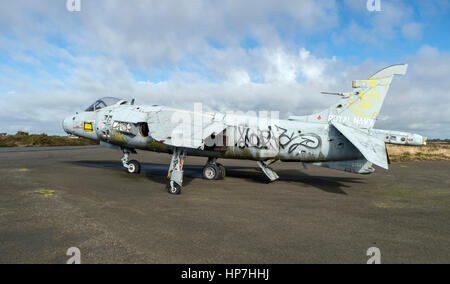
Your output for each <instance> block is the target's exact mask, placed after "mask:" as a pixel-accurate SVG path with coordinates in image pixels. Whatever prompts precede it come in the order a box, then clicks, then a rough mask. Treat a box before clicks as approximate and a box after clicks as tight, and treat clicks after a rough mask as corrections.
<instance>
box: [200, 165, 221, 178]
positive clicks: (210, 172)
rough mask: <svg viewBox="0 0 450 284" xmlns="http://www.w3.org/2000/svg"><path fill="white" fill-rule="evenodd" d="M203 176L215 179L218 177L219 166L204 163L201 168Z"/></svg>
mask: <svg viewBox="0 0 450 284" xmlns="http://www.w3.org/2000/svg"><path fill="white" fill-rule="evenodd" d="M203 178H204V179H207V180H215V179H219V178H220V168H219V167H218V166H217V165H215V164H206V166H205V167H204V168H203Z"/></svg>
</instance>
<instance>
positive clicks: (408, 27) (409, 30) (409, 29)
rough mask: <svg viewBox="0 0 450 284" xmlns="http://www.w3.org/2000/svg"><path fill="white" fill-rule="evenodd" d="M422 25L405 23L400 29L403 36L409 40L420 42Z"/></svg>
mask: <svg viewBox="0 0 450 284" xmlns="http://www.w3.org/2000/svg"><path fill="white" fill-rule="evenodd" d="M422 30H423V25H422V24H420V23H406V24H404V25H403V27H402V33H403V36H404V37H405V38H407V39H410V40H420V39H421V38H422Z"/></svg>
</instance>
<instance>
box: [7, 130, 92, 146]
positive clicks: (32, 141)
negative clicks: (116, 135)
mask: <svg viewBox="0 0 450 284" xmlns="http://www.w3.org/2000/svg"><path fill="white" fill-rule="evenodd" d="M98 144H99V142H98V141H94V140H89V139H85V138H78V139H72V138H69V137H68V136H57V135H52V136H49V135H47V134H45V133H43V134H28V132H22V131H19V132H17V133H16V134H14V135H2V136H0V147H43V146H87V145H98Z"/></svg>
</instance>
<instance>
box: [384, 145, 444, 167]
mask: <svg viewBox="0 0 450 284" xmlns="http://www.w3.org/2000/svg"><path fill="white" fill-rule="evenodd" d="M386 146H387V151H388V153H389V158H390V159H391V161H392V162H398V161H431V160H450V142H448V141H428V142H427V145H426V146H421V147H418V146H403V145H392V144H386Z"/></svg>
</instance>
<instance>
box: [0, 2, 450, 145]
mask: <svg viewBox="0 0 450 284" xmlns="http://www.w3.org/2000/svg"><path fill="white" fill-rule="evenodd" d="M62 2H64V1H62ZM361 2H365V1H361ZM43 3H44V2H39V4H36V3H34V2H33V3H30V2H29V1H27V2H25V1H23V2H22V1H10V2H7V3H5V4H4V7H3V8H4V9H2V10H1V11H0V31H2V35H1V36H0V52H2V54H7V55H9V56H11V59H12V60H14V62H15V63H16V64H19V65H20V68H17V69H15V68H13V67H11V66H8V65H0V74H1V75H2V76H0V85H4V86H7V88H6V90H5V91H4V92H3V91H2V92H3V94H1V95H0V97H1V98H2V100H0V108H1V109H3V110H6V111H4V112H2V113H1V114H0V119H1V120H0V128H1V129H0V130H1V131H0V132H4V131H5V130H6V131H9V132H14V131H17V130H18V129H24V130H30V131H34V132H42V131H46V132H49V133H62V129H61V125H60V122H61V120H62V119H63V118H64V117H65V116H66V115H68V114H71V113H74V112H75V111H80V110H82V109H83V108H85V107H87V106H88V105H89V104H90V103H92V101H94V100H95V99H97V98H98V97H103V96H116V97H125V98H136V102H137V103H148V104H154V103H156V104H165V105H170V106H174V107H185V108H191V107H192V105H193V103H194V102H202V103H204V104H206V105H207V107H208V108H210V109H218V110H221V111H225V110H242V111H248V110H280V111H281V114H282V116H283V117H286V116H287V115H288V114H298V115H301V114H308V113H311V112H313V111H317V110H320V109H323V108H325V107H327V106H328V105H330V103H331V101H332V100H334V99H337V98H334V97H328V96H324V95H321V94H320V91H348V90H349V89H350V85H351V80H353V79H364V78H366V77H368V76H370V75H372V74H373V73H375V72H376V71H377V70H378V69H380V68H382V67H385V66H386V65H387V64H388V63H384V62H376V61H373V60H367V61H364V62H362V63H358V64H350V63H348V62H345V61H343V60H342V59H339V57H337V58H336V57H332V56H326V55H321V56H319V55H318V54H317V53H315V52H313V51H312V50H311V49H310V48H309V47H308V45H307V44H306V43H305V44H303V43H297V42H295V41H294V40H292V38H293V37H294V36H293V35H295V34H296V33H298V32H301V33H302V34H305V35H308V36H309V35H311V36H314V35H317V34H319V35H323V34H328V33H327V32H328V31H330V30H332V29H333V27H335V26H336V25H337V24H338V22H339V18H338V12H339V9H340V6H339V5H338V4H336V3H335V1H318V2H314V1H309V0H308V1H298V2H292V1H288V0H283V1H268V0H267V1H265V0H264V1H262V0H260V1H258V0H251V1H200V0H193V1H139V2H136V3H135V5H130V4H129V3H128V2H124V1H103V2H100V1H95V2H94V1H83V7H82V12H80V13H69V12H67V11H66V10H65V3H61V5H60V6H59V5H58V4H57V3H56V2H55V1H48V2H47V4H43ZM346 3H347V5H355V8H354V9H360V7H359V5H360V4H359V2H355V1H352V0H347V1H346ZM363 4H364V5H363V8H364V7H365V3H363ZM382 7H383V12H382V13H380V14H377V15H374V16H373V19H372V20H369V21H368V23H369V25H368V26H363V25H360V23H359V22H356V21H354V22H352V21H349V22H347V19H344V20H345V23H346V24H347V23H348V26H347V29H346V31H342V30H339V32H340V33H341V34H340V35H337V34H335V35H334V39H335V40H336V41H341V42H344V43H345V40H346V38H352V40H358V41H362V42H368V43H371V44H379V42H380V38H381V39H389V38H395V37H397V36H398V34H399V32H402V33H403V35H404V36H405V37H407V38H411V39H413V38H414V36H415V35H417V33H416V32H417V31H418V29H420V31H422V30H423V26H420V27H419V26H417V25H421V24H422V23H417V22H415V21H413V19H412V16H411V15H412V12H411V10H410V8H408V6H406V5H404V4H402V3H401V2H398V1H390V2H388V1H383V5H382ZM11 11H22V12H23V13H12V12H11ZM36 18H39V19H41V20H39V21H37V20H33V21H31V20H30V19H36ZM379 23H383V26H382V27H379V26H378V25H379ZM280 31H281V32H280ZM329 34H331V33H329ZM246 37H251V38H252V39H254V40H255V41H256V42H258V43H259V44H257V45H256V46H254V47H252V48H243V47H242V46H241V43H242V42H243V41H245V39H246ZM49 39H50V40H49ZM211 41H213V42H215V43H217V46H214V45H212V44H211ZM404 59H405V61H406V63H410V70H409V73H408V74H407V75H406V76H405V77H404V78H397V79H396V80H395V81H394V83H393V85H392V89H391V92H390V94H389V96H388V99H387V100H386V104H385V107H384V108H383V110H382V117H381V118H380V120H379V121H378V123H377V127H382V128H387V129H399V130H414V131H417V132H420V133H423V134H427V135H430V136H434V137H444V136H448V134H445V133H450V126H449V125H450V121H449V119H450V115H449V111H448V109H450V105H449V101H448V99H447V97H446V96H447V94H446V92H447V90H448V89H449V88H450V85H449V83H448V82H449V81H448V80H447V78H446V77H447V74H449V71H450V70H449V68H450V67H449V66H450V56H449V54H448V53H445V52H441V51H439V50H438V49H436V48H433V47H429V46H424V47H423V48H422V49H420V51H418V52H417V53H416V54H412V55H409V56H407V57H405V58H404ZM50 63H51V67H49V64H50ZM391 63H399V62H391ZM158 68H162V69H164V68H166V69H168V70H170V72H167V74H166V75H167V80H166V79H163V80H160V81H161V82H158V83H154V82H151V81H150V80H147V78H135V76H134V73H133V72H134V71H136V70H138V71H142V72H143V73H144V74H148V73H149V72H151V71H153V70H155V69H158ZM29 71H30V72H31V73H30V72H29ZM144 77H145V76H144ZM8 90H14V91H15V92H16V93H15V94H8V93H7V92H8ZM412 117H413V119H412Z"/></svg>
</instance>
